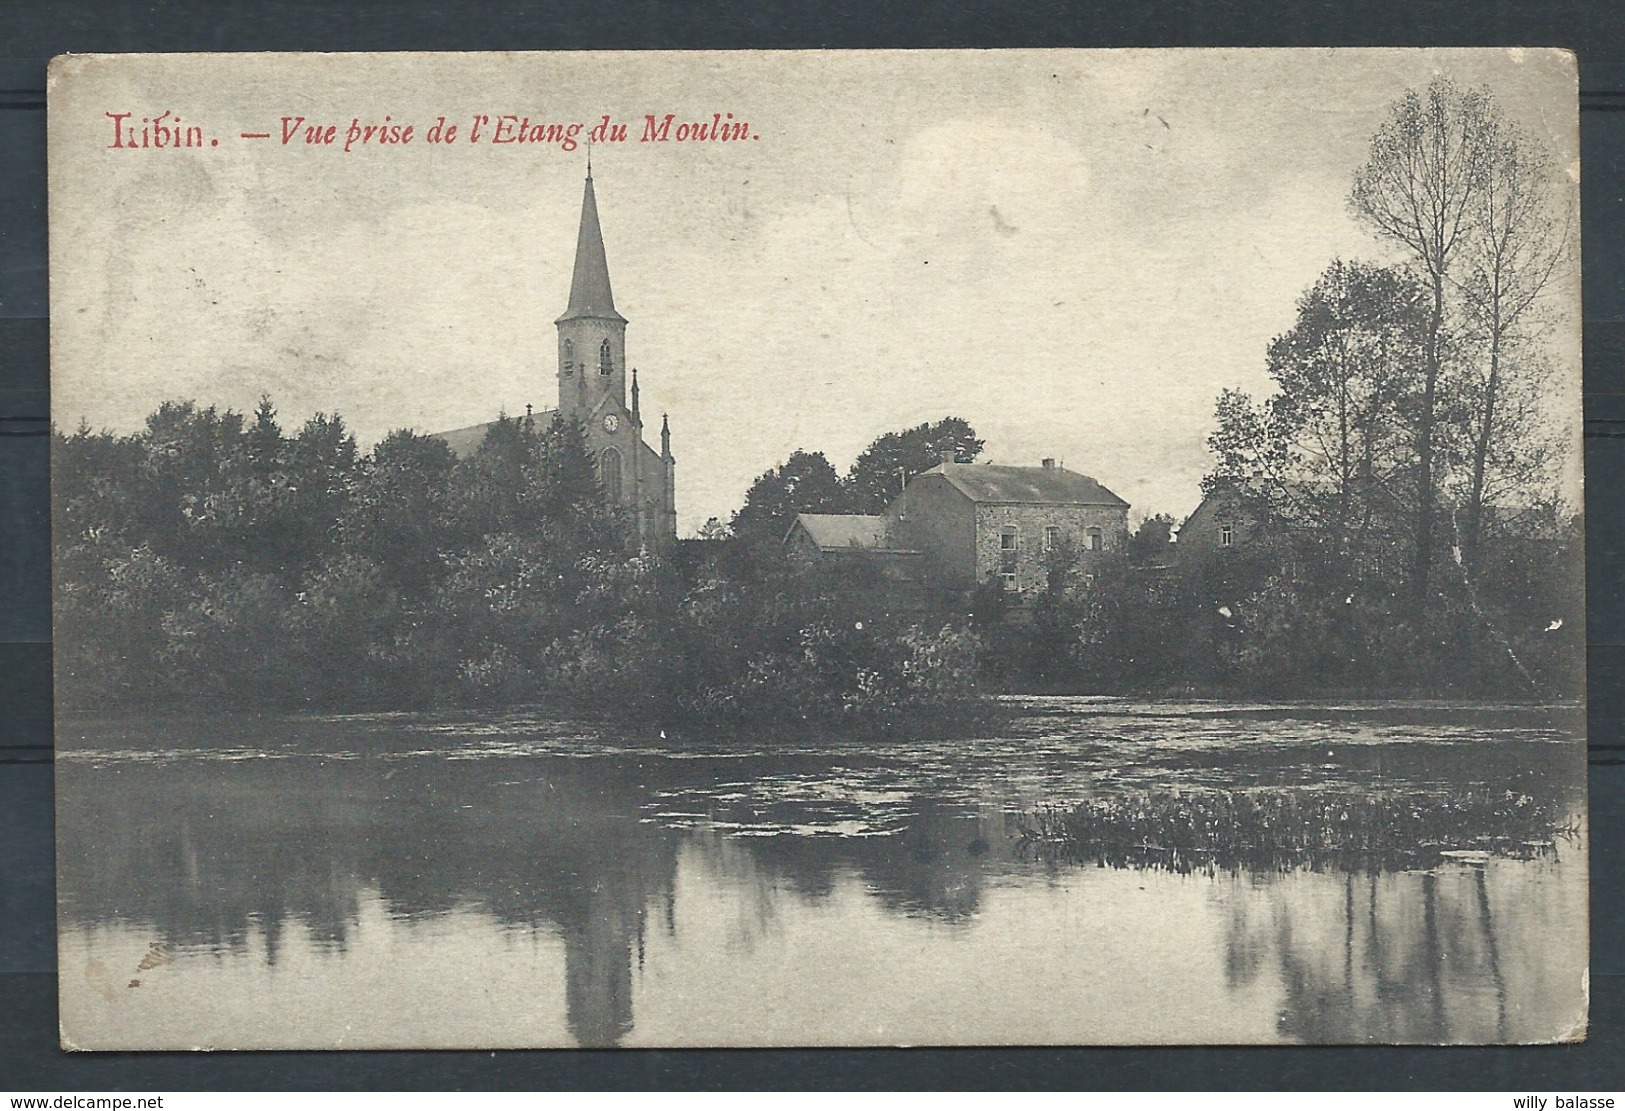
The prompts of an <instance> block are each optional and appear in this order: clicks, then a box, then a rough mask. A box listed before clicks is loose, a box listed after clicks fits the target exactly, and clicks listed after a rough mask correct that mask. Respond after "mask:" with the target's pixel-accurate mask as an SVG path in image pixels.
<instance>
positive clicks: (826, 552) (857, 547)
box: [784, 513, 887, 563]
mask: <svg viewBox="0 0 1625 1111" xmlns="http://www.w3.org/2000/svg"><path fill="white" fill-rule="evenodd" d="M784 548H785V551H786V552H788V553H789V555H790V558H791V559H793V560H795V561H797V562H799V563H821V562H828V561H830V560H836V559H842V558H846V557H849V556H855V555H856V556H867V555H868V554H870V553H874V552H880V551H885V550H887V544H886V518H884V517H879V516H869V515H867V514H862V513H800V514H797V515H796V519H795V521H794V522H792V523H791V525H790V531H789V532H787V533H785V535H784Z"/></svg>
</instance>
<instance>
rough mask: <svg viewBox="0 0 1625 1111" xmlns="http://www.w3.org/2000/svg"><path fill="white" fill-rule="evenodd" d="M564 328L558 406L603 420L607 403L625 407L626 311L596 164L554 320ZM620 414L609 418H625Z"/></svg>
mask: <svg viewBox="0 0 1625 1111" xmlns="http://www.w3.org/2000/svg"><path fill="white" fill-rule="evenodd" d="M554 323H556V324H557V325H558V329H559V411H560V412H561V413H563V414H564V415H565V416H566V417H569V418H571V419H575V420H581V421H589V420H601V419H602V418H603V417H604V415H605V413H604V412H603V407H604V406H605V405H606V404H607V405H610V406H612V407H614V408H615V409H617V410H624V409H625V407H626V317H624V316H622V315H621V314H620V313H618V312H616V311H615V297H614V295H613V294H611V293H610V290H609V262H608V260H606V259H605V257H604V235H603V232H602V231H601V230H599V227H598V198H597V197H595V196H594V195H593V189H592V170H591V168H589V169H588V170H587V185H586V190H585V191H584V192H583V194H582V197H581V229H580V231H579V232H578V233H577V234H576V264H575V272H574V273H573V274H572V275H571V278H570V305H569V307H568V308H566V309H565V310H564V315H563V316H561V317H559V318H558V320H557V321H555V322H554ZM620 419H621V418H620V416H618V415H617V416H616V417H615V418H614V419H613V420H612V421H611V422H610V423H611V424H613V423H615V421H618V420H620Z"/></svg>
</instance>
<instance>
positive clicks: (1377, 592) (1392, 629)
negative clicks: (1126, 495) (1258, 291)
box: [990, 77, 1584, 697]
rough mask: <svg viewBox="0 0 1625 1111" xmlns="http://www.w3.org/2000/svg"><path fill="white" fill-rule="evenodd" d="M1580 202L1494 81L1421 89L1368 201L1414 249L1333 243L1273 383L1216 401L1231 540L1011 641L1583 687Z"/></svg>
mask: <svg viewBox="0 0 1625 1111" xmlns="http://www.w3.org/2000/svg"><path fill="white" fill-rule="evenodd" d="M1570 195H1571V190H1570V189H1569V188H1568V186H1567V181H1566V178H1565V176H1564V175H1563V173H1562V172H1561V171H1560V169H1559V168H1558V167H1556V166H1555V165H1554V164H1553V161H1552V159H1551V158H1550V157H1549V156H1548V155H1547V154H1546V153H1545V152H1544V151H1543V150H1542V149H1541V148H1540V146H1539V145H1538V144H1537V143H1536V141H1535V140H1534V139H1533V138H1532V137H1531V136H1530V135H1528V134H1527V133H1525V132H1524V131H1523V130H1521V129H1520V128H1518V127H1517V126H1515V125H1514V124H1513V123H1511V122H1510V121H1509V120H1507V119H1506V118H1505V117H1504V116H1503V114H1502V113H1501V112H1500V110H1499V109H1498V107H1497V106H1496V104H1495V102H1494V100H1493V98H1492V97H1491V96H1490V94H1489V93H1488V92H1487V91H1484V90H1478V89H1473V90H1462V89H1460V88H1458V87H1456V86H1455V85H1454V84H1453V83H1451V82H1450V81H1449V80H1448V79H1447V78H1443V77H1440V78H1437V79H1435V80H1434V81H1433V82H1432V84H1431V85H1430V86H1429V87H1428V88H1427V89H1425V90H1421V91H1414V90H1413V91H1411V92H1408V93H1407V94H1406V95H1405V96H1404V97H1402V98H1401V99H1400V100H1399V101H1398V102H1396V103H1395V104H1394V105H1393V106H1392V108H1391V110H1390V113H1389V116H1388V118H1387V119H1386V120H1385V121H1384V122H1383V124H1382V125H1381V126H1380V127H1379V128H1378V130H1377V132H1376V133H1375V135H1374V136H1373V138H1372V140H1371V144H1370V151H1369V156H1368V160H1367V162H1366V164H1365V165H1364V166H1363V167H1361V168H1360V169H1359V171H1358V172H1357V173H1356V174H1355V177H1354V180H1353V183H1352V186H1351V188H1350V192H1349V200H1348V203H1349V208H1350V211H1351V212H1352V213H1353V215H1354V216H1355V218H1356V219H1357V220H1358V221H1360V222H1361V223H1362V224H1363V225H1364V226H1365V227H1366V228H1367V229H1369V231H1370V232H1371V233H1372V235H1373V237H1374V239H1375V240H1376V241H1377V243H1378V244H1379V245H1380V246H1381V247H1382V248H1383V249H1384V251H1385V252H1386V254H1387V255H1388V256H1389V257H1390V258H1391V259H1392V260H1393V261H1389V262H1385V263H1383V264H1380V265H1378V264H1369V263H1361V262H1350V261H1345V260H1334V261H1333V262H1332V263H1331V264H1330V265H1329V266H1328V267H1327V269H1326V270H1325V271H1324V272H1323V273H1322V275H1321V276H1320V278H1319V279H1318V280H1317V281H1316V282H1315V283H1314V285H1313V286H1312V287H1311V288H1309V289H1308V290H1307V291H1305V293H1304V294H1303V295H1302V297H1301V298H1300V299H1299V301H1298V305H1297V318H1296V320H1295V321H1294V324H1293V326H1292V328H1291V329H1290V330H1289V331H1287V332H1286V333H1284V334H1283V335H1281V336H1279V337H1277V338H1276V339H1275V340H1274V341H1273V342H1272V343H1271V344H1270V345H1269V348H1268V350H1267V352H1266V368H1267V370H1268V373H1269V376H1270V378H1271V379H1272V382H1273V386H1274V388H1273V391H1272V392H1271V393H1270V394H1269V395H1268V396H1266V397H1265V398H1263V399H1261V400H1255V399H1253V398H1252V397H1249V396H1248V395H1246V394H1244V393H1241V392H1239V391H1234V390H1227V391H1224V392H1223V393H1222V394H1221V395H1220V397H1219V399H1218V403H1217V406H1216V413H1215V425H1216V428H1215V431H1214V433H1213V434H1212V436H1211V437H1210V438H1209V441H1208V443H1209V447H1210V449H1211V450H1212V452H1213V456H1214V467H1213V469H1212V471H1211V472H1210V473H1209V474H1208V475H1207V476H1206V477H1205V478H1204V480H1203V491H1204V494H1206V495H1207V496H1208V498H1209V502H1208V514H1209V520H1208V522H1207V525H1208V526H1209V532H1210V535H1208V536H1206V537H1203V536H1200V535H1195V533H1196V532H1197V530H1196V529H1190V530H1189V531H1190V532H1191V533H1192V535H1182V536H1181V540H1182V541H1184V542H1183V543H1181V544H1180V545H1178V546H1177V548H1178V558H1177V560H1173V561H1172V562H1171V566H1170V567H1169V568H1167V569H1165V570H1163V571H1160V572H1156V573H1150V572H1145V573H1138V574H1136V573H1133V572H1131V571H1130V570H1129V569H1127V568H1117V569H1113V570H1110V571H1106V572H1104V573H1102V574H1100V575H1097V576H1096V577H1095V581H1094V582H1093V583H1092V585H1091V586H1090V587H1089V588H1088V589H1079V588H1077V587H1075V586H1066V585H1062V586H1060V587H1059V588H1052V589H1051V590H1050V591H1049V592H1048V593H1047V595H1046V597H1045V598H1043V599H1041V600H1039V602H1038V604H1037V605H1036V607H1035V609H1034V629H1035V633H1036V635H1035V636H1034V637H1032V638H1030V639H1029V640H1028V641H1027V642H1026V643H1027V644H1028V645H1029V646H1030V652H1029V653H1027V654H1026V655H1025V657H1023V654H1021V653H1019V652H1017V651H1014V649H1015V648H1016V647H1018V646H1007V647H1008V648H1009V649H1010V651H1007V652H1004V653H1001V652H999V651H998V650H994V651H993V652H991V653H990V655H991V656H993V657H994V658H998V657H1000V656H1001V655H1003V656H1005V657H1006V658H1009V657H1012V656H1013V657H1015V658H1018V659H1020V658H1026V659H1027V660H1029V661H1030V662H1029V663H1028V665H1027V671H1028V673H1029V674H1033V675H1036V676H1038V677H1040V678H1051V677H1052V675H1053V672H1054V671H1055V669H1056V668H1057V667H1060V668H1066V667H1070V668H1073V669H1074V674H1075V676H1076V677H1077V678H1075V679H1074V681H1082V682H1085V683H1091V682H1092V683H1099V684H1102V685H1105V686H1107V687H1110V686H1112V685H1114V684H1120V683H1122V682H1124V681H1131V682H1133V683H1134V685H1135V686H1137V687H1139V688H1141V689H1156V688H1157V687H1159V686H1167V687H1173V688H1175V689H1179V688H1187V689H1188V688H1195V689H1218V690H1223V691H1259V692H1273V693H1298V694H1307V693H1314V692H1343V693H1351V694H1438V695H1444V694H1472V695H1490V696H1494V695H1502V696H1510V697H1531V696H1534V697H1554V696H1556V697H1576V696H1578V694H1579V692H1580V682H1581V676H1582V672H1583V666H1582V665H1583V645H1584V640H1583V630H1582V628H1581V625H1582V623H1583V614H1584V597H1583V588H1582V582H1583V574H1582V567H1583V544H1582V530H1581V524H1580V518H1579V516H1578V514H1577V512H1576V511H1575V510H1574V509H1572V508H1571V507H1568V506H1566V505H1565V503H1564V500H1563V497H1562V494H1561V491H1562V489H1563V484H1564V479H1565V475H1564V471H1565V468H1566V467H1567V466H1568V465H1569V463H1570V461H1571V458H1572V450H1573V448H1572V439H1571V436H1572V432H1573V429H1572V428H1571V427H1569V426H1568V421H1569V420H1570V419H1571V415H1570V414H1569V413H1567V412H1564V411H1562V410H1561V409H1559V408H1557V407H1556V406H1554V405H1553V404H1552V401H1551V397H1550V394H1551V393H1552V389H1553V386H1554V385H1556V384H1557V383H1556V382H1554V378H1553V367H1554V365H1555V364H1556V360H1557V358H1559V357H1560V352H1554V350H1553V343H1552V340H1553V337H1554V335H1555V334H1556V332H1557V331H1558V329H1559V328H1560V327H1561V326H1562V325H1564V324H1565V323H1572V322H1566V321H1565V319H1564V317H1563V311H1564V307H1565V305H1564V303H1563V300H1562V298H1561V297H1554V296H1549V294H1552V293H1554V292H1561V291H1566V292H1568V293H1570V294H1572V293H1574V292H1575V291H1574V290H1573V289H1572V286H1571V285H1570V286H1565V284H1564V283H1565V282H1566V280H1567V279H1568V277H1569V276H1570V275H1571V274H1572V272H1573V271H1572V266H1571V263H1572V257H1571V254H1570V252H1571V244H1570V237H1569V231H1570V229H1569V221H1570V219H1571V217H1572V213H1571V212H1570V211H1569V210H1568V208H1567V205H1568V203H1569V197H1570ZM1559 287H1563V290H1560V289H1559ZM1558 396H1560V397H1564V399H1565V400H1572V399H1573V396H1572V394H1566V395H1565V393H1560V394H1559V395H1558ZM1214 526H1222V527H1224V528H1225V529H1226V530H1227V534H1226V535H1227V537H1228V541H1229V543H1231V544H1233V547H1224V546H1222V545H1221V544H1220V543H1219V542H1218V541H1217V538H1216V536H1215V535H1213V533H1216V531H1217V529H1216V528H1215V527H1214ZM1204 541H1205V544H1206V546H1203V542H1204ZM1152 562H1156V561H1155V560H1152ZM1162 562H1165V563H1166V562H1169V561H1166V560H1164V561H1162ZM1131 676H1132V677H1133V678H1132V679H1131V678H1130V677H1131Z"/></svg>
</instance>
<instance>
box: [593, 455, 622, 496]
mask: <svg viewBox="0 0 1625 1111" xmlns="http://www.w3.org/2000/svg"><path fill="white" fill-rule="evenodd" d="M598 481H599V482H601V483H603V486H604V493H605V494H606V495H607V496H608V497H609V500H610V501H616V502H618V501H620V500H621V453H620V452H618V451H616V450H615V449H614V448H612V447H607V448H605V449H604V450H603V453H602V454H600V455H599V456H598Z"/></svg>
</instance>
